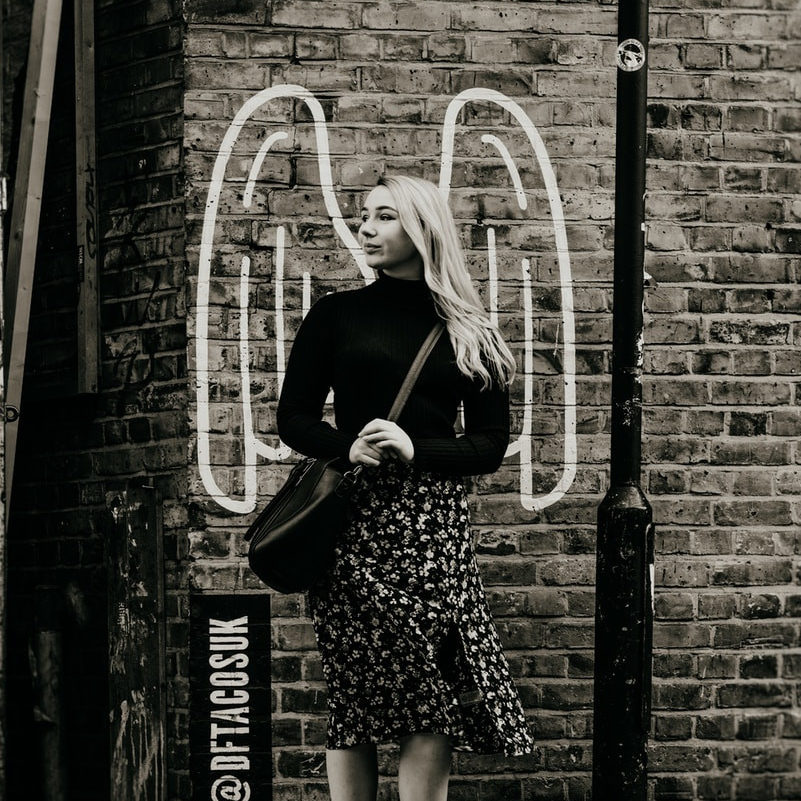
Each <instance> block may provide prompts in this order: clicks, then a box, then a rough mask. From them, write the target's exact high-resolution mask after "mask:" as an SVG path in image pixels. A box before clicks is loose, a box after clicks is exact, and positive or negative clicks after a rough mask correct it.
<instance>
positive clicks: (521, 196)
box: [481, 134, 528, 211]
mask: <svg viewBox="0 0 801 801" xmlns="http://www.w3.org/2000/svg"><path fill="white" fill-rule="evenodd" d="M481 141H482V142H483V143H484V144H485V145H495V147H496V148H497V149H498V152H499V153H500V154H501V156H502V157H503V162H504V164H506V169H507V170H509V176H510V177H511V179H512V184H513V185H514V188H515V194H516V195H517V205H518V206H520V208H521V209H522V210H523V211H525V210H526V209H527V208H528V200H526V193H525V192H524V191H523V182H522V181H521V180H520V172H519V171H518V169H517V165H516V164H515V163H514V161H512V155H511V153H509V148H507V147H506V145H505V144H504V143H503V142H502V141H501V140H500V139H498V137H497V136H495V135H494V134H484V135H483V136H482V137H481Z"/></svg>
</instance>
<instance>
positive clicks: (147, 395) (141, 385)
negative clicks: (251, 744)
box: [5, 0, 188, 801]
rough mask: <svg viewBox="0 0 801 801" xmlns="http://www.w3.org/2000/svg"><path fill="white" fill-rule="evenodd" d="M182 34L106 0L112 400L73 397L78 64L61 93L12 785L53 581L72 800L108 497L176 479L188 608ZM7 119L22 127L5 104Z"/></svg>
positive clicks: (12, 601)
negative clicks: (37, 634)
mask: <svg viewBox="0 0 801 801" xmlns="http://www.w3.org/2000/svg"><path fill="white" fill-rule="evenodd" d="M19 6H20V8H17V7H16V5H15V8H14V10H13V11H14V13H13V19H14V20H15V21H16V22H15V25H16V27H14V28H13V33H14V36H15V37H16V38H15V40H14V42H15V45H16V50H14V51H12V50H11V49H9V50H8V51H7V52H8V53H9V54H11V53H12V52H14V53H18V54H19V53H22V52H23V51H25V49H26V48H23V47H22V46H21V45H20V44H19V42H21V41H24V42H25V44H26V45H27V36H28V30H27V27H26V26H27V25H29V20H27V19H24V18H23V13H22V12H23V9H22V6H23V4H19ZM28 13H29V11H28ZM71 19H72V4H65V6H64V10H63V26H64V29H63V32H62V41H61V43H60V51H61V53H62V54H63V62H64V63H65V64H66V65H68V66H69V65H71V61H72V40H71V35H72V34H71V27H72V25H71ZM181 29H182V22H181V19H180V15H179V10H178V9H177V7H176V6H175V4H171V3H161V2H123V1H122V0H120V1H119V2H118V1H117V0H109V1H108V2H99V3H97V5H96V58H97V97H96V118H97V148H98V150H97V156H98V164H97V168H98V196H99V219H98V231H99V239H100V256H99V264H100V325H101V347H102V353H101V380H100V393H99V394H98V395H97V396H82V397H81V396H76V395H74V385H75V369H76V359H78V358H81V356H80V355H79V354H78V353H77V347H76V343H75V336H74V333H75V314H76V302H77V280H78V273H77V265H76V263H75V253H74V247H75V235H74V225H75V223H74V217H75V212H74V200H72V197H73V196H74V188H73V187H74V166H73V163H74V132H73V126H74V122H73V118H74V101H73V100H72V80H71V75H66V76H65V79H64V81H63V83H62V84H61V85H60V89H59V91H58V92H57V93H56V99H55V104H54V114H53V123H52V126H51V136H50V148H49V152H48V162H47V178H46V181H45V197H44V200H43V214H42V225H41V230H40V244H39V252H38V258H37V265H36V282H35V287H34V295H33V302H32V322H31V329H30V340H29V349H28V363H27V366H26V368H27V369H26V378H25V396H24V402H23V415H22V418H21V422H20V426H21V429H20V441H19V447H18V460H17V474H16V479H15V486H14V501H13V508H12V510H11V521H10V526H9V538H10V542H9V558H8V563H9V603H8V616H9V633H8V637H9V673H10V676H9V696H8V697H9V720H8V730H9V731H10V732H13V736H12V737H10V738H9V743H8V749H9V759H8V766H9V768H8V770H9V797H10V798H16V797H23V795H24V797H32V798H36V797H39V796H37V795H36V793H37V792H38V787H37V786H36V785H37V782H36V781H34V780H35V779H36V778H37V777H38V774H37V773H36V772H35V766H36V765H37V764H38V758H39V757H38V748H39V746H38V739H37V732H36V727H35V726H34V724H33V722H32V721H33V699H32V697H31V692H30V683H31V679H30V671H29V667H28V664H27V649H28V642H29V641H30V639H31V637H32V636H33V630H34V621H33V616H32V611H33V608H34V605H35V602H34V599H35V597H36V594H37V593H36V588H37V587H41V586H47V587H50V588H53V590H54V591H55V592H56V593H57V594H58V597H59V598H60V599H61V603H62V610H63V616H64V621H63V625H64V649H65V660H64V664H65V671H66V673H65V676H64V678H63V680H64V686H66V687H67V688H68V691H67V692H66V693H65V720H66V721H67V726H68V731H69V736H68V738H67V741H66V747H67V759H68V767H67V781H68V797H69V798H71V799H81V801H90V800H91V799H105V798H108V792H109V781H110V765H109V747H110V744H109V724H108V721H109V694H108V682H109V678H108V677H109V668H108V625H107V616H108V608H107V595H106V592H107V583H108V581H109V566H108V565H107V564H106V560H105V558H104V551H105V546H106V538H107V536H108V535H109V533H110V532H111V530H112V527H111V518H110V512H109V508H108V503H109V501H110V500H111V499H112V498H113V497H115V496H116V495H117V494H118V493H120V492H122V491H124V490H126V489H128V488H132V487H136V486H138V485H141V484H142V483H143V482H147V483H150V484H151V485H154V486H156V487H157V488H158V489H159V491H160V492H161V494H162V496H163V498H164V503H163V507H162V513H163V521H164V538H165V555H166V558H167V564H166V570H167V573H168V603H167V612H168V615H169V616H170V618H172V619H174V618H177V617H179V616H180V615H181V612H180V611H179V610H180V609H181V608H182V607H183V605H184V603H185V601H184V600H183V595H182V594H181V590H180V587H181V585H182V581H181V578H180V572H179V571H178V570H177V569H176V567H175V566H176V564H177V563H178V559H179V553H180V548H181V545H182V543H183V542H184V541H185V530H184V529H185V521H186V514H187V512H186V502H185V495H186V475H185V472H186V462H187V454H186V438H187V427H186V407H187V403H188V399H187V374H186V333H185V332H186V323H185V312H184V309H185V304H184V297H183V294H184V261H183V259H184V249H183V238H184V233H183V227H184V223H183V188H182V162H183V157H182V151H181V137H182V113H181V103H182V101H181V96H182V91H181V81H182V66H183V64H182V58H181V54H180V53H181ZM60 64H61V61H60ZM20 67H21V64H20V62H19V59H17V60H16V61H12V59H11V55H9V57H8V59H7V60H6V76H7V78H6V87H5V88H6V92H7V93H8V94H7V96H6V112H7V113H11V112H10V109H11V108H13V107H17V108H18V103H19V92H21V89H22V85H21V83H19V82H18V83H17V85H16V86H15V85H14V84H13V83H12V81H13V79H14V76H15V75H16V74H18V73H17V72H15V70H18V69H19V68H20ZM59 69H61V66H60V67H59ZM70 69H71V67H70ZM67 71H68V72H69V70H67ZM57 80H59V79H57ZM12 116H13V115H12ZM6 122H7V128H6V130H10V129H11V128H12V126H10V125H8V122H9V119H8V117H7V118H6ZM15 122H16V121H15ZM70 204H71V205H70ZM56 340H57V343H56ZM54 343H56V344H58V347H55V345H54ZM56 357H58V359H57V361H56ZM56 374H57V380H52V379H53V377H54V376H56ZM179 532H180V536H179ZM140 545H141V547H151V548H152V547H154V545H153V544H152V543H146V542H143V543H140ZM111 569H112V570H116V567H115V566H113V565H112V566H111ZM146 589H147V591H155V587H152V588H150V587H149V588H146ZM181 636H182V633H181V629H180V627H179V628H178V629H176V628H175V627H169V634H168V650H169V659H170V663H171V664H172V665H173V666H175V664H176V663H178V664H180V662H181V658H180V657H179V656H176V655H175V653H176V648H177V646H178V645H182V644H183V640H182V639H181ZM171 720H172V721H174V720H175V718H174V717H173V718H171ZM168 729H169V730H170V731H172V727H170V726H168ZM173 791H174V792H175V793H176V796H177V795H178V793H177V791H175V788H173Z"/></svg>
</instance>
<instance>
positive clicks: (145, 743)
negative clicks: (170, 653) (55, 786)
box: [106, 487, 167, 801]
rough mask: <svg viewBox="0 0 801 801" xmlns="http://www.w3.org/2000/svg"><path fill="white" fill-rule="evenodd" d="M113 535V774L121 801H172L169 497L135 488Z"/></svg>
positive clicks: (125, 496)
mask: <svg viewBox="0 0 801 801" xmlns="http://www.w3.org/2000/svg"><path fill="white" fill-rule="evenodd" d="M109 508H110V510H111V516H112V518H113V522H112V524H111V526H110V531H109V536H108V537H106V564H107V566H108V570H107V573H108V577H109V578H108V610H109V611H108V615H109V618H108V623H109V627H108V630H109V705H110V706H109V716H110V728H111V732H110V739H111V742H110V745H111V776H110V791H109V798H113V799H114V800H115V801H165V799H166V797H167V783H166V781H167V775H166V762H165V742H166V740H165V725H166V708H167V701H166V686H167V681H166V638H165V628H164V627H165V607H164V553H163V544H162V543H163V541H162V521H161V497H160V494H159V493H158V491H157V490H155V489H154V488H153V487H142V488H137V489H132V490H128V491H127V492H124V493H122V494H120V495H118V496H116V497H115V498H114V499H113V500H112V502H111V504H110V507H109Z"/></svg>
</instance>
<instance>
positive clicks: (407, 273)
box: [378, 257, 423, 281]
mask: <svg viewBox="0 0 801 801" xmlns="http://www.w3.org/2000/svg"><path fill="white" fill-rule="evenodd" d="M378 269H380V270H381V272H382V273H384V275H388V276H389V277H390V278H397V279H398V280H400V281H422V280H423V262H422V260H421V259H420V258H419V257H418V258H416V259H410V260H409V261H406V262H403V263H402V264H394V265H392V267H379V268H378Z"/></svg>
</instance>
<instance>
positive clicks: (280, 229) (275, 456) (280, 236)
mask: <svg viewBox="0 0 801 801" xmlns="http://www.w3.org/2000/svg"><path fill="white" fill-rule="evenodd" d="M284 240H285V229H284V226H283V225H279V226H277V227H276V229H275V281H274V286H275V305H274V308H275V372H276V378H277V382H278V392H279V394H280V392H281V387H282V386H283V385H284V373H285V372H286V351H285V348H286V345H285V342H284ZM243 299H244V303H245V306H244V308H243V309H241V310H240V313H242V314H244V315H245V316H247V310H248V307H247V295H244V296H243ZM245 333H246V335H247V331H246V332H245ZM246 381H248V382H249V381H250V376H249V375H248V374H246V373H244V372H243V373H242V384H243V391H242V405H243V409H242V413H243V415H244V418H245V420H246V421H247V422H246V427H245V437H246V439H245V453H248V447H249V446H250V447H251V448H252V449H253V451H254V453H257V454H258V455H259V456H264V457H265V458H267V459H270V460H272V461H279V462H280V461H281V460H282V459H286V458H287V456H289V454H290V453H292V450H291V448H290V447H289V446H288V445H283V444H279V445H278V447H275V446H274V445H268V444H267V443H266V442H261V440H259V439H257V438H256V436H255V435H254V433H253V412H252V409H251V406H250V392H249V391H248V392H247V393H245V390H244V385H245V382H246ZM246 398H247V401H246ZM248 430H249V432H250V440H248V439H247V437H248ZM246 469H247V468H246ZM251 472H252V474H253V475H252V480H253V481H255V480H256V463H255V461H254V462H253V468H252V470H251ZM246 481H247V476H246ZM254 492H255V489H254Z"/></svg>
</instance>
